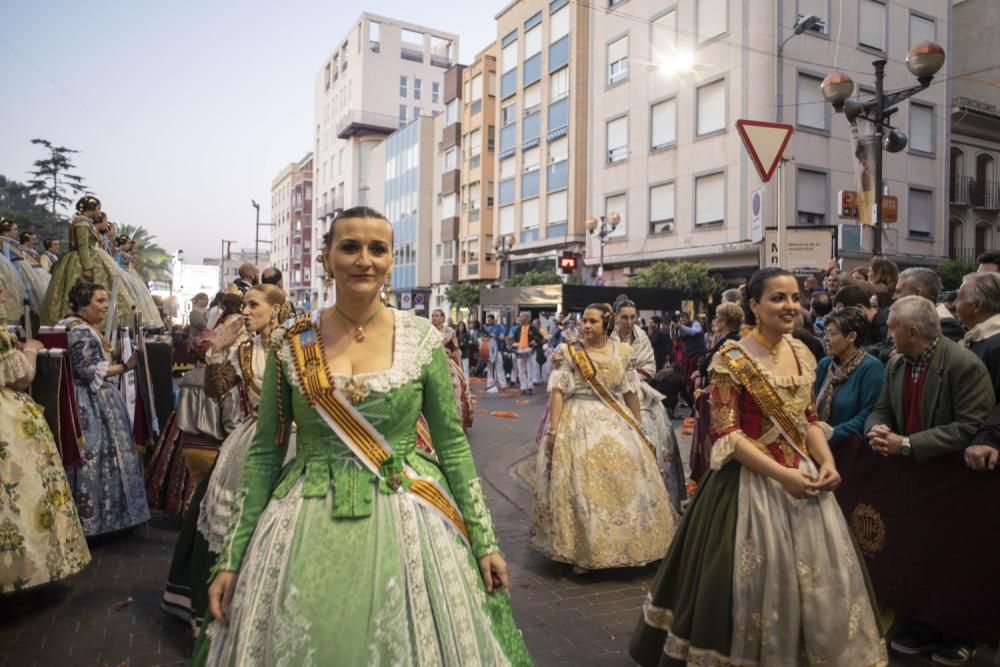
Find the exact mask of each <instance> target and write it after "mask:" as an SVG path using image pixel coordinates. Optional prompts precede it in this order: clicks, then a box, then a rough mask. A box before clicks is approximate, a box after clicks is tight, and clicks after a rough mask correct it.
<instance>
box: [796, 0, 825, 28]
mask: <svg viewBox="0 0 1000 667" xmlns="http://www.w3.org/2000/svg"><path fill="white" fill-rule="evenodd" d="M827 2H828V0H799V9H798V12H797V16H796V17H795V18H796V20H799V19H803V18H805V17H806V16H809V15H810V14H812V15H813V16H818V17H819V19H820V23H819V25H817V26H816V27H814V28H811V30H812V31H813V32H818V33H820V34H823V35H825V34H826V26H827V24H828V23H829V18H830V16H829V12H828V11H827Z"/></svg>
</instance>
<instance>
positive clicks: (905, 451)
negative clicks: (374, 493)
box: [899, 436, 913, 456]
mask: <svg viewBox="0 0 1000 667" xmlns="http://www.w3.org/2000/svg"><path fill="white" fill-rule="evenodd" d="M899 453H900V454H902V455H903V456H909V455H910V454H912V453H913V447H912V446H911V445H910V439H909V438H908V437H906V436H904V437H903V444H901V445H900V446H899Z"/></svg>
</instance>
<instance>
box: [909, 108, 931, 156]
mask: <svg viewBox="0 0 1000 667" xmlns="http://www.w3.org/2000/svg"><path fill="white" fill-rule="evenodd" d="M909 135H910V137H909V138H910V150H911V151H917V152H920V153H933V152H934V107H931V106H927V105H926V104H918V103H917V102H910V132H909Z"/></svg>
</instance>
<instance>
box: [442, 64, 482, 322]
mask: <svg viewBox="0 0 1000 667" xmlns="http://www.w3.org/2000/svg"><path fill="white" fill-rule="evenodd" d="M464 71H465V67H464V66H463V65H454V66H452V68H451V69H449V70H448V71H447V72H446V73H445V76H444V104H445V112H444V113H442V114H438V115H437V116H435V117H434V118H433V120H432V121H431V122H432V124H433V126H434V130H433V133H434V137H435V139H436V141H437V144H436V145H437V150H436V152H435V156H434V174H435V175H436V180H435V183H434V199H433V205H434V215H433V217H434V225H433V229H432V230H431V245H432V247H433V248H434V256H433V265H432V271H431V290H432V305H433V306H434V307H440V308H446V307H447V305H448V304H447V301H446V299H445V291H446V290H447V289H448V285H450V284H452V283H454V282H457V281H458V280H459V274H460V268H459V267H460V266H463V265H464V266H465V268H466V269H468V264H467V263H466V261H468V258H471V259H473V260H475V261H478V258H479V254H478V251H479V246H478V238H475V239H472V241H473V243H474V244H475V245H474V247H472V248H467V247H466V243H467V242H468V239H467V238H466V239H465V240H464V241H465V242H463V238H462V235H461V224H460V217H459V216H460V215H461V214H462V213H463V208H465V207H466V206H467V202H466V201H465V196H466V195H465V192H466V186H467V181H466V180H465V179H463V178H462V176H463V170H464V167H465V164H464V156H465V154H466V153H467V152H468V143H467V142H468V134H467V132H466V131H465V130H466V128H467V127H468V126H467V125H466V124H465V123H464V122H463V121H464V120H465V113H464V111H465V110H464V105H463V104H462V101H463V90H464V89H463V86H462V80H463V72H464ZM459 247H461V250H459ZM470 250H471V252H469V251H470ZM463 253H465V255H466V257H467V258H466V260H464V261H463V260H462V259H461V258H462V256H463ZM478 273H479V268H478V266H476V265H475V264H473V275H478Z"/></svg>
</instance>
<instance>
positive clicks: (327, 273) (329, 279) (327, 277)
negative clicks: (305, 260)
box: [319, 250, 334, 290]
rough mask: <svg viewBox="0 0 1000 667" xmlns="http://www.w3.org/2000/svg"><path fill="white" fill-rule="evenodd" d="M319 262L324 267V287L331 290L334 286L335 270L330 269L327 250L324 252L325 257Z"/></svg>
mask: <svg viewBox="0 0 1000 667" xmlns="http://www.w3.org/2000/svg"><path fill="white" fill-rule="evenodd" d="M319 263H320V265H321V266H322V267H323V287H325V288H326V289H327V290H329V289H330V288H331V287H333V281H334V278H333V271H331V270H330V267H329V266H328V265H327V263H326V251H325V250H324V252H323V258H322V259H320V261H319Z"/></svg>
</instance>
